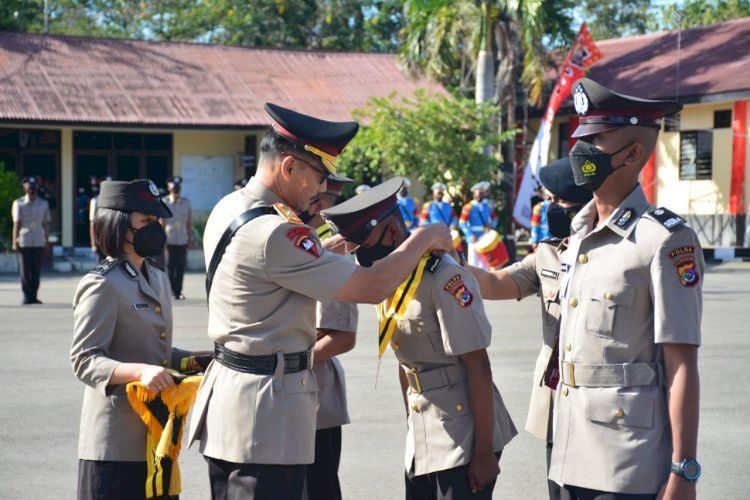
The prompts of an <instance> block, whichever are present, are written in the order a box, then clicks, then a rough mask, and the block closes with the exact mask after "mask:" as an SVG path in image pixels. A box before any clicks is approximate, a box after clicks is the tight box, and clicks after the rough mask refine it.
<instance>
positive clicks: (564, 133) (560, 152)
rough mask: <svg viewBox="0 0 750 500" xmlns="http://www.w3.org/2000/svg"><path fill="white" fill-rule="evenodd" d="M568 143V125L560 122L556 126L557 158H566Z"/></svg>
mask: <svg viewBox="0 0 750 500" xmlns="http://www.w3.org/2000/svg"><path fill="white" fill-rule="evenodd" d="M569 142H570V123H569V122H562V123H560V124H559V125H558V126H557V157H558V158H565V157H566V156H568V151H569V149H570V148H569V147H568V144H569Z"/></svg>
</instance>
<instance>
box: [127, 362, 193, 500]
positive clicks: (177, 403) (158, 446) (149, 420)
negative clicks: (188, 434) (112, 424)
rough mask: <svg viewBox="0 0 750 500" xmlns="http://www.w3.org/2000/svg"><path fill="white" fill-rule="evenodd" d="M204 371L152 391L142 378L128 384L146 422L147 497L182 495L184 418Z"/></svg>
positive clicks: (130, 396) (130, 398)
mask: <svg viewBox="0 0 750 500" xmlns="http://www.w3.org/2000/svg"><path fill="white" fill-rule="evenodd" d="M202 379H203V376H202V375H192V376H189V377H186V378H184V379H183V380H182V381H181V382H180V383H179V384H177V386H175V387H173V388H172V389H167V390H164V391H161V392H158V393H157V392H154V391H150V390H148V389H147V388H146V386H144V385H143V384H142V383H141V382H130V383H129V384H128V385H127V387H126V388H125V392H126V393H127V395H128V401H129V402H130V406H131V407H132V408H133V410H134V411H135V412H136V413H137V414H138V416H139V417H141V420H143V423H144V424H146V427H147V428H148V432H147V433H146V436H147V437H146V468H147V471H148V472H147V476H146V485H145V486H146V498H153V497H160V496H163V495H172V496H174V495H179V494H180V490H181V489H182V483H181V480H180V468H179V466H178V464H177V457H178V456H179V454H180V447H181V445H182V431H183V429H184V428H185V419H186V418H187V414H188V411H189V410H190V407H191V406H192V405H193V401H194V400H195V394H196V392H198V386H199V385H200V383H201V380H202Z"/></svg>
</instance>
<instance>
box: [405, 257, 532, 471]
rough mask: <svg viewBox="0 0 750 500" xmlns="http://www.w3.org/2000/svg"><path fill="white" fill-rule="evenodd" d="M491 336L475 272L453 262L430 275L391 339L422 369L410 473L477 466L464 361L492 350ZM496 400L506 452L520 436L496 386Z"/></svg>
mask: <svg viewBox="0 0 750 500" xmlns="http://www.w3.org/2000/svg"><path fill="white" fill-rule="evenodd" d="M491 334H492V328H491V327H490V324H489V321H488V320H487V316H486V315H485V312H484V306H483V304H482V297H481V295H480V293H479V285H478V284H477V282H476V280H475V279H474V277H473V276H472V275H471V273H469V272H468V271H466V270H465V269H463V268H462V267H461V266H459V265H458V264H457V263H456V261H455V260H453V258H451V257H450V256H447V255H446V256H444V257H443V258H442V260H441V262H440V264H439V265H438V267H437V269H436V270H435V272H434V273H430V272H428V271H427V270H425V272H424V275H423V277H422V282H421V283H420V285H419V288H418V289H417V291H416V294H415V295H414V298H413V299H412V300H411V302H410V303H409V305H408V307H407V309H406V312H405V313H404V315H403V317H402V318H401V319H400V320H399V322H398V324H397V327H396V331H395V333H394V334H393V338H392V340H391V348H392V349H393V350H394V352H395V353H396V357H397V358H398V360H399V362H400V363H401V366H402V368H403V369H404V370H406V371H407V372H408V371H410V370H416V371H417V374H418V375H417V376H418V377H419V380H420V385H421V386H422V392H421V393H419V392H417V391H415V390H414V389H412V388H410V389H409V390H408V391H407V398H408V405H409V417H408V427H409V430H408V434H407V436H406V456H405V466H406V470H407V471H408V472H411V471H413V473H414V474H415V475H417V476H420V475H423V474H428V473H431V472H437V471H440V470H446V469H451V468H454V467H458V466H460V465H465V464H468V463H469V462H471V457H472V452H473V449H474V418H473V415H472V411H471V403H470V401H469V387H468V378H467V376H466V370H465V367H464V365H463V363H462V361H461V358H460V355H461V354H467V353H469V352H472V351H477V350H480V349H486V348H487V347H488V346H489V345H490V338H491ZM428 379H429V380H430V381H429V382H428ZM437 380H442V381H443V382H436V381H437ZM446 382H447V383H446ZM493 394H494V409H495V415H494V424H495V425H494V435H493V438H494V440H493V450H494V451H495V452H498V451H501V450H502V449H503V447H504V446H505V445H506V444H507V443H508V442H509V441H510V440H511V439H512V438H513V437H514V436H515V435H516V434H517V432H516V428H515V426H514V425H513V421H512V420H511V418H510V415H509V414H508V411H507V410H506V408H505V404H504V403H503V399H502V397H501V396H500V392H499V391H498V390H497V387H495V386H494V385H493Z"/></svg>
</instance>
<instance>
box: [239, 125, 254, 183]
mask: <svg viewBox="0 0 750 500" xmlns="http://www.w3.org/2000/svg"><path fill="white" fill-rule="evenodd" d="M257 149H258V136H257V135H246V136H245V151H243V152H242V154H241V155H240V160H241V163H242V171H243V173H244V176H245V179H249V178H250V177H252V176H254V175H255V170H256V169H257V168H258V159H257V157H256V155H257Z"/></svg>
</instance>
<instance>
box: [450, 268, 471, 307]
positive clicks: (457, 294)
mask: <svg viewBox="0 0 750 500" xmlns="http://www.w3.org/2000/svg"><path fill="white" fill-rule="evenodd" d="M443 290H445V291H446V292H448V293H450V294H451V295H453V298H455V299H456V301H457V302H458V305H459V306H461V307H468V306H470V305H471V303H472V302H473V301H474V296H473V295H472V294H471V292H470V291H469V289H468V288H467V287H466V285H465V284H464V281H463V279H462V278H461V275H460V274H456V275H454V276H453V277H452V278H451V279H449V280H448V282H447V283H446V284H445V285H444V286H443Z"/></svg>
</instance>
